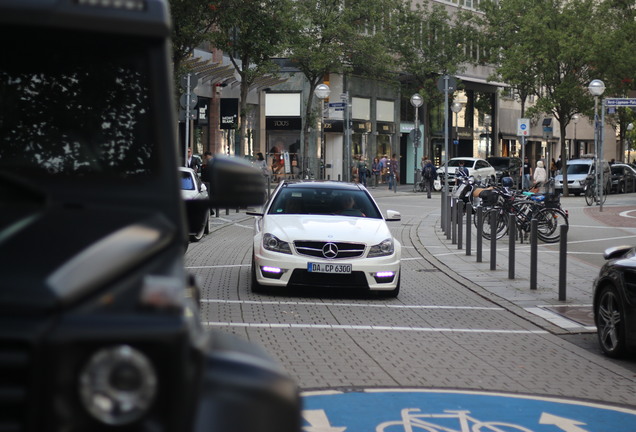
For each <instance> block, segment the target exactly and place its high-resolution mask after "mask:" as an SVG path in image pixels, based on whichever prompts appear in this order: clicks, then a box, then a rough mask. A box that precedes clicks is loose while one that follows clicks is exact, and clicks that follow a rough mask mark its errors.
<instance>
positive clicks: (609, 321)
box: [594, 285, 625, 358]
mask: <svg viewBox="0 0 636 432" xmlns="http://www.w3.org/2000/svg"><path fill="white" fill-rule="evenodd" d="M594 315H595V317H596V329H597V330H596V332H597V335H598V342H599V344H600V346H601V350H603V352H604V353H605V354H606V355H608V356H609V357H614V358H616V357H620V356H622V355H623V353H624V352H625V313H624V312H623V307H622V304H621V300H620V298H619V296H618V292H617V291H616V289H615V288H614V287H612V286H609V285H608V286H605V287H603V288H602V290H601V294H600V297H599V301H598V304H597V306H596V311H595V314H594Z"/></svg>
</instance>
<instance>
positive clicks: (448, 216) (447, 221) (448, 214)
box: [444, 195, 452, 240]
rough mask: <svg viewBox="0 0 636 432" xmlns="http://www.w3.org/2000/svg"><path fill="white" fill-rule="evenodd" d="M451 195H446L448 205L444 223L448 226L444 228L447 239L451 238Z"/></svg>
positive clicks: (446, 204)
mask: <svg viewBox="0 0 636 432" xmlns="http://www.w3.org/2000/svg"><path fill="white" fill-rule="evenodd" d="M451 198H452V196H451V195H446V202H445V204H444V205H445V206H446V219H445V220H444V223H445V224H446V228H444V232H445V233H446V239H447V240H448V239H450V236H451V227H450V226H451Z"/></svg>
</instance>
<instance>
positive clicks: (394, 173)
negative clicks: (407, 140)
mask: <svg viewBox="0 0 636 432" xmlns="http://www.w3.org/2000/svg"><path fill="white" fill-rule="evenodd" d="M395 157H396V155H395V153H393V155H392V156H391V159H390V160H389V161H388V162H387V167H388V173H387V176H388V179H389V180H388V181H389V190H390V189H392V188H393V187H395V190H397V182H398V179H399V175H400V172H399V167H398V161H397V159H395Z"/></svg>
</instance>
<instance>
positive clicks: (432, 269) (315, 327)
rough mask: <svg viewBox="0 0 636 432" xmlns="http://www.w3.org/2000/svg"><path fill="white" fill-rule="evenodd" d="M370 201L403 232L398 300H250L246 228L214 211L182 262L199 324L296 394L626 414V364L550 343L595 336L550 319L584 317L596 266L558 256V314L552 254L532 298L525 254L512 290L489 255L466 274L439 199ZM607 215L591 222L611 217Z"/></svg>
mask: <svg viewBox="0 0 636 432" xmlns="http://www.w3.org/2000/svg"><path fill="white" fill-rule="evenodd" d="M371 192H372V194H373V195H374V196H375V197H376V199H377V200H378V202H379V203H380V205H381V207H383V208H384V209H386V208H392V209H393V208H394V209H397V210H399V211H401V213H402V223H401V224H400V223H398V224H397V225H390V227H391V228H392V231H393V232H394V235H395V236H396V237H397V238H398V239H399V240H400V242H401V243H402V244H403V264H402V265H403V275H402V291H401V293H400V296H399V297H398V299H394V300H386V299H383V300H380V299H376V298H369V297H368V296H359V295H356V294H344V295H343V294H337V293H322V292H321V293H302V294H301V293H274V294H270V295H257V294H253V293H251V292H250V290H249V269H250V262H251V235H252V234H251V232H252V225H253V219H252V217H249V216H247V215H245V212H244V210H241V211H239V212H236V211H235V210H231V211H229V212H225V211H223V210H222V211H221V212H220V215H219V216H218V217H214V218H212V220H211V224H212V225H211V226H212V234H211V235H209V236H207V237H206V238H204V239H203V240H202V241H201V242H199V243H193V244H191V245H190V248H189V250H188V253H187V254H186V265H187V266H188V267H189V269H190V271H191V272H193V273H194V274H195V275H196V276H197V278H198V279H199V283H200V285H201V286H202V291H203V293H202V294H203V299H204V300H203V307H202V320H203V322H204V324H205V325H207V326H208V327H209V328H211V329H215V330H221V331H227V332H231V333H235V334H238V335H240V336H242V337H244V338H246V339H249V340H252V341H254V342H257V343H259V344H261V345H263V346H264V347H265V349H267V350H268V351H269V352H270V353H271V354H272V355H274V356H275V357H277V358H278V359H279V360H280V361H281V363H282V364H283V366H284V367H285V368H286V369H287V370H288V371H289V373H290V374H291V375H292V376H293V377H294V378H295V379H296V380H297V382H298V383H299V384H300V386H301V388H303V389H304V390H310V389H352V388H369V387H421V388H447V389H448V388H451V389H477V390H498V391H508V392H515V393H524V394H541V395H553V396H567V397H572V398H582V399H589V400H600V401H605V402H613V403H617V404H624V405H629V406H636V394H635V393H634V391H633V389H634V388H635V387H634V386H635V385H636V377H635V375H634V373H633V372H632V371H630V370H629V368H626V367H623V365H624V363H621V362H616V361H610V360H609V359H606V358H605V357H603V356H599V355H598V354H594V353H591V352H589V351H587V350H585V349H582V348H580V347H577V346H576V345H573V344H571V343H569V342H567V341H565V340H563V339H562V338H561V337H559V335H577V334H581V333H586V332H587V333H589V334H591V332H593V327H590V326H589V325H586V324H584V323H581V322H577V321H573V320H571V319H570V318H572V316H570V317H569V318H568V315H567V313H566V314H564V313H557V312H558V309H554V308H558V307H563V306H570V307H576V306H578V305H587V306H589V304H590V294H591V280H592V279H593V278H594V276H595V275H596V274H597V273H598V266H594V265H591V264H590V263H589V260H587V261H586V260H583V259H580V258H578V257H577V256H572V257H570V256H568V261H567V264H568V265H567V281H568V300H567V301H566V302H559V301H558V299H557V298H556V294H555V293H556V291H555V289H556V288H555V287H556V284H555V278H556V275H557V274H558V271H557V270H556V266H557V264H556V263H557V262H558V260H557V259H556V258H555V256H556V255H555V253H554V246H549V247H544V246H542V250H540V252H539V257H540V260H541V264H540V266H539V268H541V275H540V277H539V278H538V279H539V281H538V289H537V290H536V291H532V292H530V290H529V289H528V275H527V258H524V255H526V256H527V251H523V250H522V249H521V248H520V250H518V251H517V254H516V256H517V260H518V264H517V266H516V268H517V271H518V275H517V276H516V278H515V279H513V280H510V279H508V270H507V267H505V266H504V264H503V263H504V262H505V260H506V253H507V252H506V251H507V248H506V247H502V248H501V250H500V249H499V247H498V248H497V262H498V267H497V269H496V270H495V271H491V270H490V263H489V262H488V258H489V251H488V250H487V249H486V248H487V246H488V245H487V244H485V243H484V250H483V257H484V262H482V263H477V262H475V256H474V252H473V255H470V256H467V255H466V253H465V250H458V249H457V246H456V245H454V244H452V243H451V242H450V241H449V240H447V239H446V236H445V234H444V233H443V232H442V231H441V230H440V228H439V225H440V224H439V217H440V216H439V195H437V196H435V197H434V199H432V200H426V199H425V198H424V197H425V196H424V195H423V194H414V193H413V192H411V191H406V190H405V191H401V190H400V191H399V192H398V193H393V192H389V191H388V190H386V191H385V190H380V189H377V190H374V189H372V190H371ZM435 198H437V199H435ZM576 200H581V202H582V199H578V198H573V199H572V203H573V205H571V206H570V207H571V208H572V210H571V211H572V212H573V214H572V218H574V217H575V216H576V215H578V214H579V213H580V214H583V215H584V214H585V213H586V212H587V211H591V210H587V209H584V208H583V207H581V206H579V205H578V201H576ZM608 201H609V200H608ZM575 204H576V205H575ZM623 207H629V205H627V204H626V205H625V206H623ZM610 208H612V207H611V206H606V208H605V209H604V211H605V212H607V213H605V214H604V215H603V216H601V219H607V215H609V214H610V213H611V214H613V213H614V211H613V210H612V211H610ZM616 211H618V208H617V209H616ZM621 211H623V210H621ZM576 217H578V216H576ZM592 219H593V218H590V220H592ZM590 223H591V222H590ZM594 223H597V224H598V221H596V220H595V221H594ZM626 233H627V232H626ZM474 245H475V243H474V242H473V247H474ZM550 308H553V309H550ZM555 310H556V311H557V312H555ZM561 312H563V311H561ZM627 361H628V362H629V361H631V362H633V359H632V360H627Z"/></svg>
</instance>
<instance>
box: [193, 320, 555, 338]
mask: <svg viewBox="0 0 636 432" xmlns="http://www.w3.org/2000/svg"><path fill="white" fill-rule="evenodd" d="M203 325H206V326H209V327H244V328H245V327H247V328H288V329H317V330H373V331H375V330H381V331H411V332H429V333H490V334H534V335H543V334H549V332H547V331H546V330H500V329H468V328H457V329H453V328H433V327H392V326H373V325H369V326H360V325H341V324H276V323H275V324H268V323H231V322H214V321H207V322H203Z"/></svg>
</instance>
